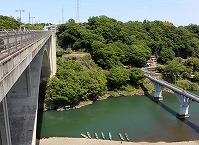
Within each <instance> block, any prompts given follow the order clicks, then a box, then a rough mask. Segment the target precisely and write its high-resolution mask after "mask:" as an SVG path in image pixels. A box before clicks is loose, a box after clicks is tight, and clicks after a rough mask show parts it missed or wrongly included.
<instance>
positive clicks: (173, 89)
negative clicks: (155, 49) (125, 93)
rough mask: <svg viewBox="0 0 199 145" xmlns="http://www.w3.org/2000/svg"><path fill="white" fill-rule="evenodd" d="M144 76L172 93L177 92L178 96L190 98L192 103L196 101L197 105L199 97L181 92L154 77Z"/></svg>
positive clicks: (177, 88) (187, 92) (179, 89)
mask: <svg viewBox="0 0 199 145" xmlns="http://www.w3.org/2000/svg"><path fill="white" fill-rule="evenodd" d="M144 76H145V77H146V78H148V79H150V80H151V81H154V82H156V83H158V84H160V85H162V86H165V87H167V88H169V89H171V90H172V91H173V92H177V93H179V94H182V95H184V96H186V97H188V98H191V99H192V100H193V101H196V102H198V103H199V96H198V95H196V94H193V93H191V92H189V91H185V90H183V89H181V88H179V87H176V86H174V85H172V84H170V83H168V82H166V81H163V80H160V79H157V78H155V77H153V76H151V75H148V74H144Z"/></svg>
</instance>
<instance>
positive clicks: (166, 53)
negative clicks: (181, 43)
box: [160, 48, 175, 64]
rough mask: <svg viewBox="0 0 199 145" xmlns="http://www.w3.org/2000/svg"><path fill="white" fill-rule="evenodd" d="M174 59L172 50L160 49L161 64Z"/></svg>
mask: <svg viewBox="0 0 199 145" xmlns="http://www.w3.org/2000/svg"><path fill="white" fill-rule="evenodd" d="M174 57H175V53H174V51H173V50H172V49H169V48H168V49H167V48H162V50H161V51H160V60H161V62H163V64H164V63H166V62H167V61H171V60H173V59H174Z"/></svg>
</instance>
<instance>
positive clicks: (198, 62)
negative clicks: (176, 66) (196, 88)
mask: <svg viewBox="0 0 199 145" xmlns="http://www.w3.org/2000/svg"><path fill="white" fill-rule="evenodd" d="M186 64H187V66H188V67H191V68H192V70H193V72H195V71H199V59H198V58H195V57H188V58H187V61H186Z"/></svg>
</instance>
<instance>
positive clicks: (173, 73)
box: [165, 58, 186, 82]
mask: <svg viewBox="0 0 199 145" xmlns="http://www.w3.org/2000/svg"><path fill="white" fill-rule="evenodd" d="M184 72H186V67H185V66H184V60H183V59H182V58H175V59H173V60H172V61H169V62H168V64H167V65H166V67H165V73H166V74H167V76H168V77H169V78H170V79H171V81H172V82H176V81H177V80H179V79H180V78H181V77H182V74H183V73H184Z"/></svg>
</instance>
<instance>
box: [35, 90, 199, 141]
mask: <svg viewBox="0 0 199 145" xmlns="http://www.w3.org/2000/svg"><path fill="white" fill-rule="evenodd" d="M196 93H197V94H199V92H196ZM163 96H164V100H163V101H161V102H160V103H156V102H154V101H152V100H151V97H147V96H132V97H118V98H109V99H106V100H103V101H97V102H95V103H94V104H92V105H88V106H85V107H82V108H80V109H74V110H68V111H47V112H42V113H41V112H40V113H39V115H38V126H37V136H38V137H39V138H43V137H52V136H58V137H76V138H79V137H81V136H80V134H81V133H84V134H86V132H87V131H89V132H90V134H91V136H92V137H94V133H95V132H96V133H98V136H99V138H101V132H103V133H104V134H105V138H106V139H108V132H111V134H112V138H113V140H119V135H118V133H122V134H124V133H127V134H128V136H129V139H130V141H135V142H137V141H147V142H157V141H166V142H172V141H187V140H199V103H196V102H194V103H192V104H190V107H189V113H190V118H188V119H183V120H180V119H178V118H176V114H177V112H178V109H179V103H178V100H177V97H176V96H175V95H173V94H168V93H163Z"/></svg>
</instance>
